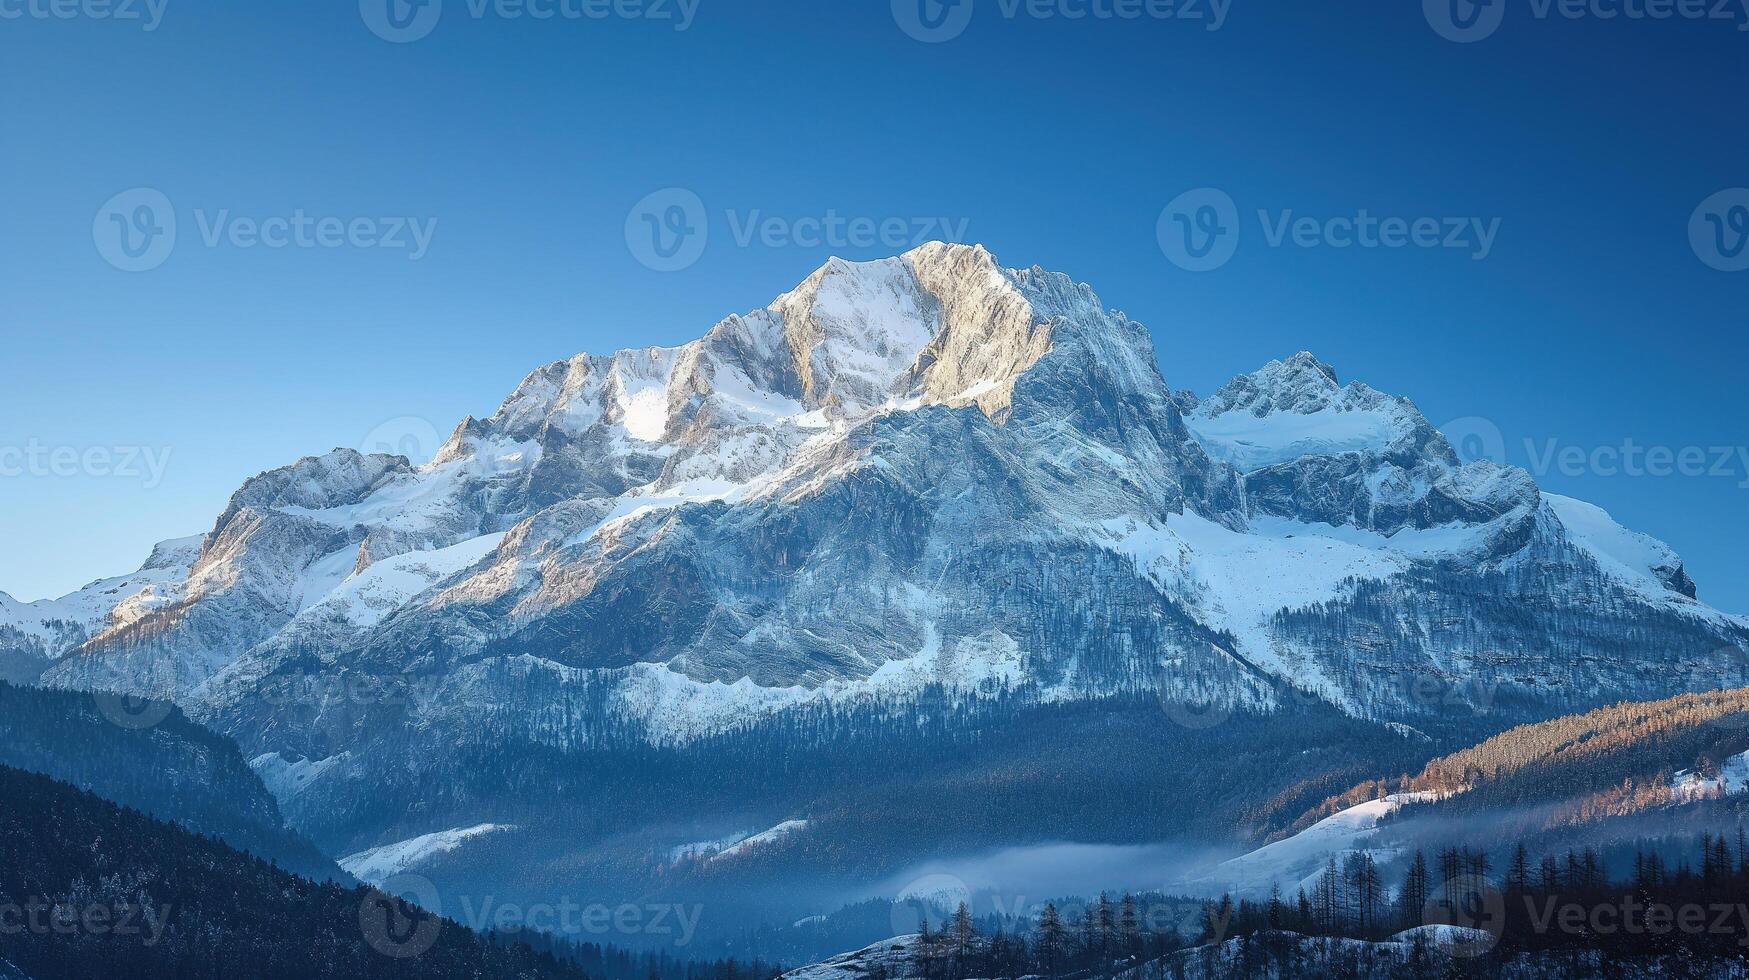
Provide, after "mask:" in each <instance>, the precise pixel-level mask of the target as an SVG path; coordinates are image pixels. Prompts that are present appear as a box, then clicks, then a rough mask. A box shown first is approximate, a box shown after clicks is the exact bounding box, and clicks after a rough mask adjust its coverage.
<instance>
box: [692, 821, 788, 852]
mask: <svg viewBox="0 0 1749 980" xmlns="http://www.w3.org/2000/svg"><path fill="white" fill-rule="evenodd" d="M807 827H808V822H807V821H806V820H785V821H784V822H783V823H780V824H778V825H777V826H775V827H773V828H771V829H770V830H762V831H760V832H759V833H757V834H754V835H753V836H752V837H748V838H746V839H745V840H739V841H736V842H735V843H733V844H730V845H729V846H728V847H725V848H723V849H722V850H721V851H719V852H717V854H716V855H715V856H714V857H712V858H711V860H713V861H715V860H718V859H720V858H726V857H734V856H735V855H737V854H745V853H747V852H748V851H751V850H755V849H757V848H761V847H765V846H767V845H769V844H775V843H777V842H778V841H780V840H783V839H784V838H785V837H788V836H789V835H791V834H794V833H796V832H798V831H802V830H806V829H807Z"/></svg>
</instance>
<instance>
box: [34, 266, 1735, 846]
mask: <svg viewBox="0 0 1749 980" xmlns="http://www.w3.org/2000/svg"><path fill="white" fill-rule="evenodd" d="M94 590H95V591H94ZM1695 595H1696V590H1695V588H1694V585H1693V583H1692V582H1690V581H1689V579H1688V577H1687V575H1686V574H1685V573H1684V571H1683V569H1682V564H1681V561H1680V559H1679V558H1677V556H1676V555H1675V554H1674V553H1673V552H1672V551H1671V550H1670V549H1669V548H1667V547H1665V546H1663V545H1662V544H1659V543H1658V542H1655V541H1652V540H1651V539H1649V538H1645V537H1643V536H1641V535H1637V534H1635V533H1633V532H1631V531H1628V530H1626V529H1623V528H1621V527H1619V526H1618V525H1617V524H1616V523H1615V522H1614V521H1612V520H1611V519H1610V518H1609V517H1608V515H1606V514H1604V513H1603V512H1602V511H1601V510H1598V509H1596V508H1593V507H1590V506H1589V505H1585V504H1582V503H1579V502H1577V501H1572V500H1568V499H1566V498H1561V497H1556V496H1552V495H1547V494H1544V493H1542V492H1541V491H1539V489H1538V488H1537V486H1536V484H1535V483H1534V481H1533V480H1532V479H1531V478H1530V476H1529V475H1528V474H1526V473H1524V472H1523V471H1521V470H1517V469H1514V468H1511V467H1506V466H1500V465H1496V464H1493V463H1487V462H1481V463H1468V464H1466V463H1462V462H1461V461H1460V460H1459V459H1458V458H1457V456H1456V455H1455V453H1454V452H1453V450H1452V448H1451V446H1450V445H1449V444H1448V443H1447V441H1446V440H1445V438H1444V437H1443V436H1442V435H1441V434H1440V433H1439V431H1438V430H1437V429H1435V428H1434V427H1433V426H1432V425H1430V424H1429V423H1428V421H1427V420H1426V419H1425V418H1424V417H1422V415H1421V414H1420V412H1419V411H1417V410H1416V409H1415V407H1414V405H1413V404H1411V403H1410V402H1409V401H1408V400H1406V399H1403V398H1398V397H1393V396H1389V395H1385V394H1382V393H1380V392H1378V391H1375V390H1374V389H1372V388H1369V387H1367V386H1366V385H1363V384H1360V383H1350V384H1347V385H1343V384H1341V383H1340V382H1339V381H1338V378H1337V376H1336V372H1335V371H1334V370H1333V369H1332V368H1330V367H1329V366H1328V365H1325V364H1323V363H1322V362H1320V361H1318V360H1317V359H1316V358H1315V357H1313V356H1312V355H1311V354H1307V353H1300V354H1296V355H1294V356H1292V357H1290V358H1288V359H1286V360H1284V361H1279V362H1272V363H1270V364H1269V365H1267V366H1265V367H1264V368H1262V369H1261V370H1258V371H1256V372H1254V373H1251V374H1247V375H1242V376H1240V377H1238V378H1236V379H1234V380H1233V381H1232V382H1231V383H1229V384H1228V385H1226V386H1225V387H1223V388H1222V389H1221V390H1220V391H1218V392H1216V393H1214V394H1213V395H1211V396H1209V397H1208V398H1206V399H1198V398H1197V397H1196V396H1194V395H1191V394H1189V393H1186V392H1174V391H1172V390H1171V389H1170V388H1169V387H1168V386H1167V384H1166V381H1165V380H1164V378H1163V377H1162V373H1161V371H1160V368H1159V366H1158V365H1157V364H1156V361H1155V356H1154V347H1153V344H1152V341H1151V339H1150V337H1149V335H1148V332H1147V331H1146V330H1145V329H1144V328H1143V327H1142V326H1141V325H1139V324H1137V323H1135V322H1133V321H1131V320H1129V319H1128V318H1127V317H1125V316H1124V315H1123V314H1122V313H1121V312H1118V311H1116V310H1111V309H1108V308H1106V307H1105V306H1104V305H1103V304H1102V303H1101V302H1100V300H1099V299H1098V298H1097V297H1096V296H1095V295H1094V293H1093V291H1092V289H1091V288H1089V287H1088V286H1086V285H1084V284H1079V283H1076V282H1074V281H1072V280H1070V279H1068V278H1067V277H1065V276H1062V275H1058V274H1054V273H1049V272H1046V271H1044V270H1042V269H1038V268H1033V269H1022V270H1016V269H1005V268H1003V267H1001V266H1000V265H998V264H997V262H996V261H995V259H994V258H993V257H992V256H991V255H990V254H989V253H988V252H986V251H985V250H983V249H982V248H976V247H965V246H954V245H942V244H930V245H926V246H923V247H921V248H919V249H916V250H914V251H912V252H908V253H906V254H904V255H901V256H898V257H895V258H891V259H885V260H881V261H875V262H866V263H851V262H844V261H840V260H836V259H835V260H833V261H831V262H829V263H828V264H827V265H826V266H824V267H823V268H821V269H819V270H818V271H816V272H815V273H814V274H813V275H811V276H809V277H808V278H807V279H806V280H805V281H803V282H802V283H801V285H799V286H798V287H796V288H795V289H794V290H792V291H790V292H788V293H785V294H783V295H781V296H779V297H778V298H777V299H776V300H774V301H773V302H772V303H771V304H770V305H769V306H767V307H765V308H763V309H759V310H754V311H752V312H750V313H747V314H745V315H736V316H730V317H728V318H727V319H725V320H723V321H722V322H720V323H718V324H716V325H715V326H714V327H712V328H711V329H710V330H708V331H707V332H706V333H705V334H704V335H703V336H702V337H701V338H700V339H698V340H696V341H693V342H692V343H689V344H685V345H683V346H680V347H676V348H648V349H641V350H629V351H621V352H619V353H616V354H612V355H608V356H594V355H579V356H577V357H574V358H571V359H569V360H566V361H559V362H555V363H553V364H549V365H546V366H544V367H541V368H539V369H537V370H535V371H534V372H533V373H531V374H530V375H529V376H528V377H527V379H526V380H524V381H523V383H522V384H521V385H520V386H519V387H518V388H517V389H516V391H514V392H513V393H512V394H511V395H510V396H509V398H507V399H506V400H505V401H504V403H503V404H502V405H501V406H500V407H499V409H498V410H497V411H496V412H495V413H493V414H492V415H491V416H489V417H487V418H484V419H474V418H469V419H465V420H463V421H462V422H461V424H460V425H458V426H457V427H456V429H455V431H454V433H453V435H452V436H451V437H450V439H449V440H448V442H447V443H446V444H445V445H444V446H443V448H442V450H441V451H440V452H439V453H438V454H437V456H436V457H435V458H434V459H433V460H432V461H431V462H429V463H427V464H425V465H422V466H414V465H411V464H410V463H409V462H408V461H407V460H406V459H404V458H400V457H389V456H363V455H360V454H358V453H356V452H352V451H349V450H336V451H334V452H331V453H328V454H327V455H324V456H319V457H311V458H306V459H302V460H299V461H297V462H296V463H294V464H292V465H290V466H288V467H285V468H283V469H280V470H275V471H272V472H270V473H266V474H263V475H261V476H258V477H255V478H253V479H251V480H249V481H248V482H247V483H245V484H244V485H243V487H242V488H241V489H240V490H238V491H237V493H236V494H235V496H234V497H233V498H232V500H231V503H230V506H229V507H227V508H226V510H225V512H224V513H223V514H221V515H220V516H219V518H218V520H217V521H216V523H215V524H214V526H213V528H212V529H211V530H210V531H209V532H208V533H207V534H206V535H205V536H204V537H203V538H201V539H199V543H198V548H196V547H193V546H190V545H187V544H175V543H172V544H170V545H166V546H165V547H163V548H161V549H160V551H159V553H155V554H154V557H153V560H152V561H151V562H149V563H148V565H147V567H146V568H145V569H143V570H142V571H141V572H140V573H138V574H137V575H135V576H132V577H129V578H127V579H124V580H116V583H113V584H106V583H99V585H97V586H92V587H91V588H89V589H87V590H85V591H83V592H81V593H78V594H76V595H75V596H73V597H69V598H68V599H65V600H60V601H58V602H57V603H51V604H48V605H46V606H42V607H41V608H39V607H36V606H20V605H19V604H17V603H12V602H10V600H5V599H4V598H3V597H0V623H4V624H7V625H8V626H9V627H10V630H11V632H9V633H7V634H6V635H8V636H11V635H15V634H16V635H20V636H24V637H27V638H28V641H29V642H30V643H32V644H34V647H33V649H34V650H35V651H36V652H37V653H38V654H39V655H40V656H42V657H45V658H52V660H53V663H52V664H49V665H48V666H47V669H46V672H45V673H44V677H45V679H46V681H47V682H49V683H52V684H55V685H61V686H68V687H82V688H109V689H123V690H130V691H145V692H149V693H154V694H159V695H168V696H170V697H173V698H175V699H176V700H178V701H179V702H180V703H182V704H183V705H185V706H186V707H187V709H188V710H189V711H190V713H192V714H194V715H195V716H196V717H198V718H201V719H203V720H206V721H208V722H209V723H211V724H214V725H215V726H217V727H220V728H221V729H223V730H225V731H227V732H229V733H231V734H232V735H233V736H234V737H236V738H237V739H238V740H239V741H240V742H242V743H243V745H244V747H245V749H246V750H247V751H248V753H249V755H250V756H251V757H256V756H260V757H261V759H265V760H268V761H267V762H265V763H263V765H265V766H267V767H268V768H269V769H271V770H273V771H278V770H279V769H283V768H285V767H287V766H294V765H297V766H304V767H305V768H304V769H302V770H300V771H301V772H306V773H308V772H314V773H315V775H311V776H309V778H307V779H301V780H296V781H279V784H281V785H286V786H292V787H295V788H296V791H297V792H299V793H303V792H310V791H311V787H315V788H316V789H317V790H318V791H319V794H320V796H321V798H323V799H327V800H334V799H337V798H341V797H344V796H346V795H347V790H346V789H345V788H346V787H348V786H359V785H376V784H378V783H380V782H381V780H383V779H385V778H387V777H386V776H385V775H384V768H383V767H385V766H394V765H405V764H406V763H405V760H401V761H391V760H390V759H388V758H384V757H383V756H382V755H381V754H379V753H376V752H372V751H370V750H369V749H370V747H371V746H372V745H386V744H393V745H396V746H402V747H404V746H405V745H406V744H407V743H408V742H410V741H411V742H416V743H418V744H419V745H421V746H422V748H421V749H420V751H421V752H422V753H425V755H424V756H421V757H420V758H426V759H429V758H430V757H431V756H433V755H438V756H441V755H444V754H446V753H451V752H455V753H460V752H462V751H463V750H464V749H465V748H466V747H468V746H477V745H484V744H490V745H491V746H493V751H504V750H505V749H504V747H505V746H526V747H529V748H531V749H539V750H541V751H560V752H568V751H580V750H592V749H599V748H602V747H605V746H623V745H628V744H629V745H648V746H675V745H687V744H697V743H700V742H701V740H705V739H710V738H722V737H727V736H728V735H730V734H732V733H734V732H736V731H740V730H743V729H745V728H746V727H747V726H749V725H753V724H755V723H758V722H759V720H760V719H768V720H769V719H778V718H789V717H802V716H810V717H812V716H820V717H826V716H828V715H836V714H840V713H843V712H855V711H863V710H870V711H890V710H893V709H895V707H897V708H898V709H899V710H902V709H903V706H904V705H906V704H908V703H910V701H911V700H912V699H913V698H915V697H916V696H917V695H918V693H919V692H920V691H923V690H925V689H930V690H938V691H945V692H947V695H948V696H949V697H950V698H953V699H955V700H954V702H953V703H955V704H960V705H964V706H967V710H971V709H972V708H973V707H975V706H977V705H979V704H986V703H993V700H995V699H1002V698H1022V699H1024V700H1025V701H1027V703H1034V704H1065V703H1075V702H1083V701H1089V700H1094V699H1100V698H1108V697H1126V696H1141V697H1156V696H1157V697H1160V698H1162V699H1164V700H1165V701H1167V702H1168V703H1173V704H1176V703H1180V702H1185V703H1192V704H1196V705H1199V706H1201V708H1199V710H1202V709H1206V708H1207V707H1208V706H1216V707H1218V708H1219V709H1220V710H1223V711H1224V710H1229V709H1234V708H1243V709H1247V710H1259V711H1265V712H1267V711H1274V710H1278V709H1280V708H1281V707H1282V706H1283V704H1284V703H1285V702H1286V701H1288V700H1292V699H1295V698H1307V699H1310V700H1312V701H1314V702H1317V703H1327V704H1329V705H1333V706H1335V707H1336V708H1337V709H1339V710H1340V711H1342V712H1344V713H1347V714H1348V715H1350V716H1352V717H1355V718H1359V719H1365V720H1368V721H1376V722H1389V723H1392V724H1396V725H1406V726H1411V727H1418V726H1419V727H1425V726H1426V725H1427V724H1435V723H1438V722H1439V720H1440V719H1441V718H1442V717H1444V716H1445V715H1447V714H1449V713H1450V711H1451V710H1452V709H1453V707H1454V705H1455V706H1456V707H1458V708H1461V709H1463V710H1464V711H1466V712H1469V713H1470V715H1472V716H1485V720H1484V721H1483V722H1481V724H1482V726H1483V727H1499V726H1500V725H1503V724H1505V723H1507V722H1509V721H1512V720H1518V719H1525V718H1541V717H1549V716H1552V715H1554V714H1559V713H1562V712H1564V711H1567V710H1570V709H1572V708H1574V707H1576V706H1585V705H1590V704H1595V703H1600V702H1606V701H1612V700H1619V699H1622V698H1627V697H1650V696H1657V695H1663V694H1669V693H1672V692H1675V691H1679V690H1687V689H1700V688H1708V687H1716V686H1720V685H1721V684H1723V683H1727V682H1729V681H1730V680H1732V679H1734V678H1732V677H1727V676H1723V673H1724V672H1725V671H1727V670H1734V669H1735V668H1734V667H1733V666H1731V665H1729V664H1727V663H1725V661H1724V658H1722V657H1721V656H1720V655H1719V651H1721V650H1722V649H1726V648H1732V647H1740V646H1743V645H1744V644H1745V643H1746V642H1749V624H1746V623H1745V621H1744V620H1742V619H1739V618H1736V617H1733V616H1729V615H1726V614H1723V613H1720V612H1718V611H1716V610H1713V609H1711V608H1709V607H1707V606H1706V605H1704V604H1702V603H1700V602H1699V601H1697V600H1696V598H1695ZM111 599H113V600H114V602H113V603H111V602H110V600H111ZM62 609H66V610H70V611H69V612H67V613H65V614H62V613H61V612H59V610H62ZM63 622H64V623H70V624H72V625H71V626H67V625H51V624H61V623H63ZM361 680H362V681H366V682H368V684H369V685H371V689H372V690H377V691H386V690H387V691H394V692H395V695H396V696H395V697H393V698H378V699H374V700H371V701H370V702H369V703H360V699H359V698H358V697H357V696H356V695H355V694H349V693H347V692H353V691H356V689H357V685H358V683H359V682H360V681H361ZM1429 680H1431V682H1432V685H1433V687H1434V689H1436V690H1437V691H1438V692H1439V697H1438V698H1436V699H1434V701H1435V702H1436V703H1430V701H1429V699H1428V698H1427V697H1426V695H1425V692H1426V690H1427V689H1428V684H1427V681H1429ZM288 691H289V692H293V695H292V696H289V697H288V696H287V692H288ZM1004 703H1006V702H1004ZM822 713H824V714H822ZM1199 717H1204V716H1199ZM398 751H401V750H398ZM418 764H419V762H418V761H417V760H416V761H415V763H414V765H415V767H417V765H418ZM311 766H317V768H315V769H311V768H310V767H311ZM289 812H291V813H293V814H294V816H295V815H296V813H297V812H298V810H297V808H296V807H295V806H293V807H290V810H289ZM759 816H760V818H761V819H766V818H769V819H771V820H774V821H775V820H782V819H788V818H790V817H791V816H794V815H793V814H790V813H769V814H761V815H759ZM452 818H454V819H452ZM498 819H500V818H499V817H498V816H496V815H494V814H490V813H486V814H481V813H475V812H469V813H465V814H464V813H461V812H460V811H459V810H458V812H456V813H452V814H448V815H443V816H439V815H437V814H432V815H431V817H430V822H431V825H430V826H428V827H415V828H408V827H402V828H401V830H400V832H399V836H396V837H392V838H387V839H382V840H373V839H360V838H358V837H357V836H356V834H355V833H354V832H351V831H349V832H348V833H349V834H353V836H348V837H347V838H346V839H347V840H348V841H349V842H350V844H352V845H356V848H355V849H359V850H362V849H364V848H365V847H368V846H372V845H376V844H383V843H388V842H392V840H402V839H406V838H408V837H410V836H412V833H411V831H421V830H422V831H427V832H438V831H441V830H444V829H446V828H451V827H455V826H469V825H473V824H478V823H487V822H493V821H495V820H498ZM505 819H508V818H505ZM355 830H356V828H355ZM367 836H368V835H367ZM695 839H696V838H695Z"/></svg>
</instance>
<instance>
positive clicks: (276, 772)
mask: <svg viewBox="0 0 1749 980" xmlns="http://www.w3.org/2000/svg"><path fill="white" fill-rule="evenodd" d="M347 757H348V753H345V752H342V753H340V754H339V755H335V756H329V757H328V758H326V759H298V760H297V761H296V762H290V761H287V760H286V759H285V757H283V756H281V755H280V754H279V753H278V752H268V753H264V754H262V755H258V756H256V757H255V758H253V759H251V760H249V768H251V769H254V770H255V775H257V776H259V777H260V778H261V782H262V785H264V786H266V787H267V791H268V792H269V793H272V794H273V798H274V799H275V800H278V801H279V802H280V804H281V805H284V804H285V802H286V801H287V800H290V799H291V798H292V797H294V796H297V795H298V794H299V793H301V792H303V791H304V790H305V789H306V788H307V787H308V786H309V785H310V784H311V783H313V782H315V781H316V780H317V779H318V778H320V777H321V775H322V774H323V773H325V772H327V771H328V770H330V769H332V768H334V767H335V766H337V765H339V764H341V763H343V762H345V761H346V759H347Z"/></svg>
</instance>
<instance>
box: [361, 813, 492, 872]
mask: <svg viewBox="0 0 1749 980" xmlns="http://www.w3.org/2000/svg"><path fill="white" fill-rule="evenodd" d="M515 829H516V828H515V827H513V826H510V825H508V824H497V823H483V824H478V825H476V826H473V827H457V828H455V829H453V830H440V831H438V832H437V833H434V834H422V835H420V836H418V837H414V838H411V839H409V840H404V841H397V842H395V843H393V844H384V845H382V846H381V847H373V848H370V849H369V850H364V851H359V852H358V853H357V854H352V855H348V856H346V857H343V858H341V859H340V867H342V868H344V869H345V870H346V871H347V872H348V873H349V874H351V875H352V876H353V877H355V878H357V879H358V880H359V881H362V882H365V883H367V884H372V885H379V884H381V883H383V882H384V881H387V880H388V879H390V878H393V877H394V876H396V875H398V874H403V873H405V872H407V871H411V870H412V869H414V868H417V867H419V866H420V865H422V864H424V863H425V862H427V861H430V860H431V859H432V858H434V857H437V856H439V855H442V854H449V853H451V852H453V851H456V850H458V849H459V848H460V847H461V846H462V845H463V844H465V843H467V842H468V841H469V840H471V839H473V838H476V837H482V836H484V835H486V834H495V833H501V832H503V831H508V830H515Z"/></svg>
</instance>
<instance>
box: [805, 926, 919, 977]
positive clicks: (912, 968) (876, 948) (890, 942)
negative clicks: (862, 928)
mask: <svg viewBox="0 0 1749 980" xmlns="http://www.w3.org/2000/svg"><path fill="white" fill-rule="evenodd" d="M916 946H917V937H916V936H914V935H912V936H895V937H893V938H892V939H883V940H881V941H880V942H878V943H875V944H874V945H872V946H867V947H864V948H863V949H859V950H857V951H855V952H853V953H843V954H840V955H838V956H834V957H832V958H831V959H829V960H822V961H821V962H819V963H815V964H812V965H810V966H804V967H801V968H800V969H796V970H791V971H790V972H788V973H786V974H784V975H783V977H782V978H781V980H866V978H868V977H870V976H872V975H876V974H878V975H881V976H885V977H887V978H888V980H906V978H909V977H914V976H917V975H918V973H917V969H916V963H915V957H913V956H912V950H913V949H915V948H916Z"/></svg>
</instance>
